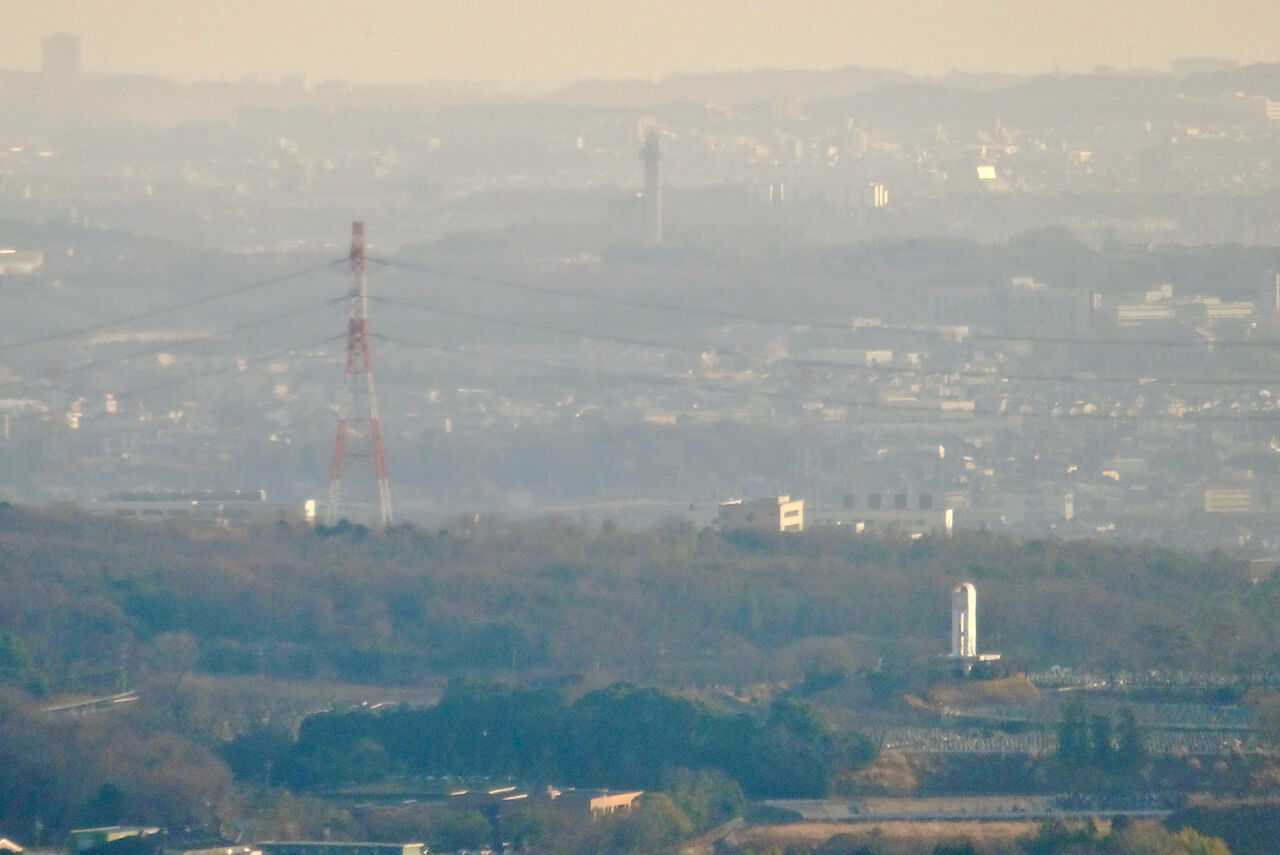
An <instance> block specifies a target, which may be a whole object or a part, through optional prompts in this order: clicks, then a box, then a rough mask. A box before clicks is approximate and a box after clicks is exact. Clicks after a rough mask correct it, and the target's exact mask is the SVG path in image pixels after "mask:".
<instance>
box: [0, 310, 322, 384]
mask: <svg viewBox="0 0 1280 855" xmlns="http://www.w3.org/2000/svg"><path fill="white" fill-rule="evenodd" d="M328 306H329V303H328V302H327V301H326V302H323V303H311V304H308V305H306V306H302V307H299V308H297V309H291V310H289V311H287V312H280V313H278V314H275V315H269V316H267V317H265V318H259V319H258V320H256V321H249V322H248V323H244V324H237V325H235V326H232V327H226V328H224V329H221V330H215V331H214V332H212V333H210V334H209V336H208V338H220V337H223V336H233V335H236V334H238V333H242V332H244V331H245V330H250V329H254V328H256V327H262V326H266V325H267V324H273V323H276V322H277V321H282V320H287V319H289V318H294V317H298V316H300V315H304V314H306V313H307V312H312V311H315V310H316V309H322V308H327V307H328ZM208 338H198V339H197V338H192V339H183V340H181V341H166V342H161V343H160V344H157V345H155V346H153V347H148V348H144V349H141V350H133V351H130V352H129V353H124V354H120V355H118V356H113V357H110V358H107V359H90V360H88V361H87V362H82V363H80V364H79V365H73V366H72V367H70V368H64V369H61V370H60V371H59V372H58V373H59V374H60V375H68V374H82V373H84V372H86V371H92V370H94V369H97V368H103V367H105V366H108V365H116V364H120V363H123V362H128V361H130V360H132V359H138V358H140V357H145V356H154V355H155V354H158V353H165V352H168V351H170V350H177V349H179V348H182V347H187V346H190V345H194V344H198V343H202V342H204V341H207V340H208ZM40 382H42V381H34V380H26V381H24V380H14V381H11V382H8V383H3V384H0V388H12V387H15V386H16V387H19V388H24V387H25V388H30V387H32V386H36V385H39V384H40Z"/></svg>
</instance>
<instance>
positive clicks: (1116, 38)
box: [0, 0, 1280, 89]
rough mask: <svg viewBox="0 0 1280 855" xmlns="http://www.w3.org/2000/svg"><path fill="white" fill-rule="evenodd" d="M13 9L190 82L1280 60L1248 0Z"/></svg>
mask: <svg viewBox="0 0 1280 855" xmlns="http://www.w3.org/2000/svg"><path fill="white" fill-rule="evenodd" d="M4 6H5V16H4V20H5V27H4V31H3V33H0V55H3V56H4V57H5V58H6V62H5V64H6V65H7V66H8V67H10V68H16V69H33V68H36V67H37V66H38V62H39V55H38V44H39V39H40V38H41V37H42V36H45V35H48V34H49V33H51V32H55V31H69V32H74V33H76V34H77V35H79V36H80V37H81V38H83V39H84V42H85V67H86V68H87V69H88V70H91V71H100V72H115V73H147V74H158V75H162V76H165V77H173V78H176V79H181V80H198V79H221V80H227V79H238V78H241V77H243V76H245V75H250V74H257V75H263V76H277V75H280V74H286V73H297V74H302V75H304V76H305V77H306V78H307V79H309V80H327V79H342V80H350V81H353V82H360V83H386V82H395V83H425V82H427V81H429V80H462V79H468V80H481V81H494V82H497V83H500V84H502V85H506V86H512V87H516V88H519V89H526V88H529V87H538V86H545V85H548V84H552V83H563V82H566V81H568V80H571V79H574V78H584V77H600V78H650V77H664V76H667V75H670V74H674V73H680V72H708V71H729V70H733V71H743V70H750V69H757V68H769V67H772V68H803V69H817V68H834V67H839V66H846V65H857V66H864V67H880V68H888V69H893V70H897V71H905V72H908V73H911V74H922V75H939V74H945V73H946V72H948V71H951V70H953V69H958V70H961V71H978V72H1009V73H1017V74H1036V73H1045V72H1049V71H1052V70H1054V69H1058V70H1061V71H1064V72H1076V73H1078V72H1086V71H1089V70H1091V69H1092V68H1094V67H1095V66H1112V67H1116V68H1120V69H1130V68H1141V67H1147V68H1154V69H1163V68H1167V67H1168V66H1169V64H1170V63H1171V62H1172V61H1173V60H1174V59H1176V58H1177V57H1187V56H1219V57H1223V58H1228V59H1234V60H1237V61H1239V62H1240V63H1242V64H1248V63H1254V62H1269V61H1275V60H1276V59H1277V58H1280V47H1277V44H1276V40H1275V39H1274V38H1273V34H1274V33H1275V32H1277V31H1280V8H1278V7H1276V6H1275V5H1274V4H1270V3H1256V2H1248V0H1224V2H1220V3H1209V2H1204V0H1166V2H1161V0H1127V2H1123V3H1114V2H1107V0H1076V2H1068V0H1046V2H1038V3H1027V2H1020V1H1019V0H976V1H975V2H956V0H944V2H937V0H900V2H894V3H883V2H874V0H793V2H782V0H642V2H628V0H597V2H582V0H375V2H370V3H346V2H342V0H275V2H262V0H187V2H181V3H175V2H167V1H166V0H112V2H103V3H98V2H86V0H51V2H41V3H23V2H17V0H10V2H8V3H6V4H4Z"/></svg>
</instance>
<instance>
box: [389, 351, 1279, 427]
mask: <svg viewBox="0 0 1280 855" xmlns="http://www.w3.org/2000/svg"><path fill="white" fill-rule="evenodd" d="M376 338H378V339H379V340H382V341H386V342H387V343H388V344H393V345H400V346H403V347H412V348H415V349H420V350H426V351H430V352H432V353H436V354H438V355H442V356H451V357H461V358H465V359H469V360H476V359H484V360H491V361H495V362H504V363H510V364H512V365H516V366H520V367H525V368H528V367H530V366H537V367H541V368H546V369H549V370H551V371H553V372H559V373H562V374H569V375H578V376H587V377H597V378H604V379H609V380H617V381H620V382H627V383H638V384H649V385H660V386H670V387H676V388H681V389H699V390H702V391H706V392H711V393H715V394H724V395H736V396H738V397H740V398H749V397H757V398H761V399H764V400H782V401H790V402H792V403H796V404H811V403H814V402H815V401H820V402H821V403H822V404H823V405H824V406H825V405H828V404H831V405H836V406H840V407H853V408H858V409H874V410H879V411H893V412H900V413H912V414H916V415H918V416H937V417H938V418H936V419H934V421H936V423H937V424H938V425H940V426H942V425H949V424H958V425H964V424H967V423H969V422H970V421H973V420H982V419H995V420H999V421H1007V422H1022V421H1040V420H1050V421H1059V422H1066V421H1075V422H1098V423H1107V424H1113V423H1117V422H1122V421H1123V422H1131V421H1153V420H1161V421H1171V422H1177V423H1198V422H1231V423H1241V422H1268V423H1270V422H1275V423H1280V409H1277V410H1276V411H1274V412H1256V411H1255V412H1241V413H1235V414H1224V413H1210V414H1202V413H1197V414H1191V415H1188V416H1174V415H1171V414H1168V413H1152V414H1145V415H1119V414H1112V413H1101V412H1098V413H1078V414H1053V413H1025V414H1024V413H1010V412H975V411H952V412H951V413H949V412H948V411H945V410H933V409H928V408H926V407H923V406H910V405H905V404H893V403H890V402H885V401H879V400H859V399H842V398H834V397H829V396H819V395H802V394H799V393H796V392H787V391H783V390H763V389H744V388H742V387H738V386H727V385H721V384H716V383H713V382H710V381H707V380H699V379H696V378H692V377H672V376H667V375H659V374H638V373H634V372H619V371H603V370H600V369H593V368H583V367H580V366H571V365H561V364H556V363H550V362H546V361H542V360H536V359H530V358H528V357H522V356H521V357H517V356H506V355H503V354H498V353H483V354H481V353H475V352H470V351H465V350H458V349H452V350H451V349H449V348H445V347H440V346H439V345H432V344H425V343H422V342H416V341H412V340H409V339H403V338H399V337H396V336H385V335H378V336H376ZM956 415H959V416H962V417H961V418H957V417H955V416H956Z"/></svg>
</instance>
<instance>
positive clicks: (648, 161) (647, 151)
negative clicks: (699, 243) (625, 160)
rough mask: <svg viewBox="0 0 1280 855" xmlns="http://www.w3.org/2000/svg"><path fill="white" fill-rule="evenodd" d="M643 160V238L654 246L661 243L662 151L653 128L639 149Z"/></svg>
mask: <svg viewBox="0 0 1280 855" xmlns="http://www.w3.org/2000/svg"><path fill="white" fill-rule="evenodd" d="M640 160H641V161H643V162H644V228H645V240H646V241H648V242H649V243H651V244H654V245H655V246H656V245H658V244H660V243H662V171H661V168H660V167H659V164H660V163H661V162H662V152H661V151H660V150H659V149H658V132H657V131H656V130H654V129H653V128H650V129H649V133H648V134H647V135H646V136H645V138H644V145H643V146H642V147H641V149H640Z"/></svg>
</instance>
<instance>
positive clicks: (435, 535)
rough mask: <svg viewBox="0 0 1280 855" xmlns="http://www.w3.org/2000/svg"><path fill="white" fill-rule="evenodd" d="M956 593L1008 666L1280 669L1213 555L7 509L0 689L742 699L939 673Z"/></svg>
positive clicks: (810, 535)
mask: <svg viewBox="0 0 1280 855" xmlns="http://www.w3.org/2000/svg"><path fill="white" fill-rule="evenodd" d="M961 580H970V581H973V582H975V583H976V584H977V586H978V591H979V613H980V622H979V626H980V628H981V636H980V645H981V646H983V647H985V648H987V649H997V648H998V649H1000V650H1001V651H1002V652H1003V653H1004V654H1005V656H1006V658H1007V659H1012V660H1013V661H1014V662H1016V663H1017V664H1019V665H1021V666H1025V667H1031V668H1042V667H1047V666H1049V665H1052V664H1059V665H1070V666H1096V667H1100V668H1116V669H1118V668H1126V667H1131V668H1144V669H1153V668H1155V669H1172V668H1189V669H1230V670H1241V669H1255V668H1265V669H1270V668H1272V667H1274V666H1276V665H1277V663H1275V662H1274V661H1273V655H1274V654H1273V651H1274V650H1275V649H1276V643H1277V641H1278V640H1280V619H1278V618H1277V615H1280V608H1278V606H1280V580H1267V581H1264V582H1262V583H1260V584H1257V585H1254V584H1251V583H1250V581H1249V580H1248V579H1247V577H1246V575H1245V573H1244V570H1243V568H1242V567H1241V566H1240V565H1239V564H1238V563H1236V562H1233V561H1231V560H1229V559H1227V558H1225V557H1224V556H1222V555H1218V554H1210V555H1207V556H1197V555H1189V554H1177V553H1171V552H1167V551H1162V550H1158V549H1150V548H1119V547H1110V546H1101V545H1097V544H1090V543H1080V542H1071V543H1066V542H1058V541H1030V542H1020V541H1015V540H1010V539H1007V538H1002V537H993V536H985V535H970V534H966V535H957V536H956V537H954V538H951V539H945V540H944V539H932V540H931V539H925V540H919V541H909V540H903V541H895V540H886V539H877V538H872V537H868V536H864V535H857V534H850V533H846V532H843V531H839V530H832V531H813V532H805V533H804V534H802V535H757V534H740V535H721V534H719V533H717V532H714V531H695V530H693V529H691V528H688V527H679V526H676V527H670V528H659V529H655V530H651V531H647V532H643V533H638V534H637V533H627V532H621V531H618V530H616V529H615V528H614V527H612V526H609V525H606V526H604V527H602V528H596V527H592V528H584V527H581V526H576V525H572V524H567V523H559V522H541V523H531V524H500V523H495V524H490V525H484V524H481V525H479V526H474V527H471V528H462V527H455V528H450V529H449V530H447V531H425V530H421V529H417V528H414V527H410V526H405V527H399V528H396V529H393V530H391V531H389V532H386V533H373V532H368V531H365V530H364V529H362V528H360V527H351V526H346V525H343V526H340V527H338V528H336V529H330V530H324V529H320V530H311V529H304V528H287V527H270V528H266V529H263V530H260V531H252V532H244V531H216V530H208V529H198V528H189V529H188V528H180V527H174V526H169V525H154V526H146V525H142V526H140V525H136V524H129V523H125V522H120V521H115V520H107V519H98V518H92V517H89V516H86V515H84V514H82V513H80V512H78V511H74V510H69V509H55V510H49V511H40V510H31V509H26V508H20V507H15V506H4V507H3V508H2V509H0V622H2V626H3V627H4V630H3V636H0V670H2V671H3V673H4V675H5V676H6V677H7V678H8V679H9V680H11V681H14V682H19V683H20V684H22V685H23V686H25V687H26V688H28V689H30V690H32V691H36V692H37V693H39V692H48V691H61V690H68V689H77V690H106V689H110V688H112V687H114V686H117V685H119V684H120V681H121V680H122V679H124V680H128V679H130V678H131V677H138V676H143V675H145V674H146V673H147V672H152V673H155V672H161V673H163V672H167V671H175V670H176V671H184V670H191V669H194V670H198V671H206V672H210V673H224V674H257V673H262V674H266V675H269V676H272V677H292V678H312V677H321V678H336V679H342V680H347V681H357V682H367V683H384V684H388V683H407V682H416V681H420V680H422V679H423V678H425V677H429V676H440V675H450V674H461V673H471V674H492V675H499V676H502V677H504V678H505V677H509V676H510V675H511V673H512V669H514V673H515V675H516V676H517V678H518V679H520V680H525V679H531V678H540V677H551V676H556V675H562V674H574V673H587V672H601V673H602V676H603V675H607V676H608V677H609V678H612V679H631V680H635V681H637V682H642V683H648V684H662V685H689V684H706V683H724V684H730V685H732V684H741V683H747V682H751V681H755V680H759V679H787V678H798V677H800V676H801V675H803V674H804V673H805V672H812V671H815V670H819V671H831V670H840V671H843V672H850V671H856V670H858V669H861V668H871V667H875V666H876V664H877V663H881V662H882V663H884V664H885V665H886V666H888V665H893V666H895V667H897V666H902V667H909V666H911V665H913V664H922V663H925V662H928V661H931V660H933V659H934V658H935V657H936V655H937V654H939V653H941V652H943V651H945V650H946V649H947V645H948V632H949V591H950V588H951V586H953V585H954V584H955V583H957V582H959V581H961Z"/></svg>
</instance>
